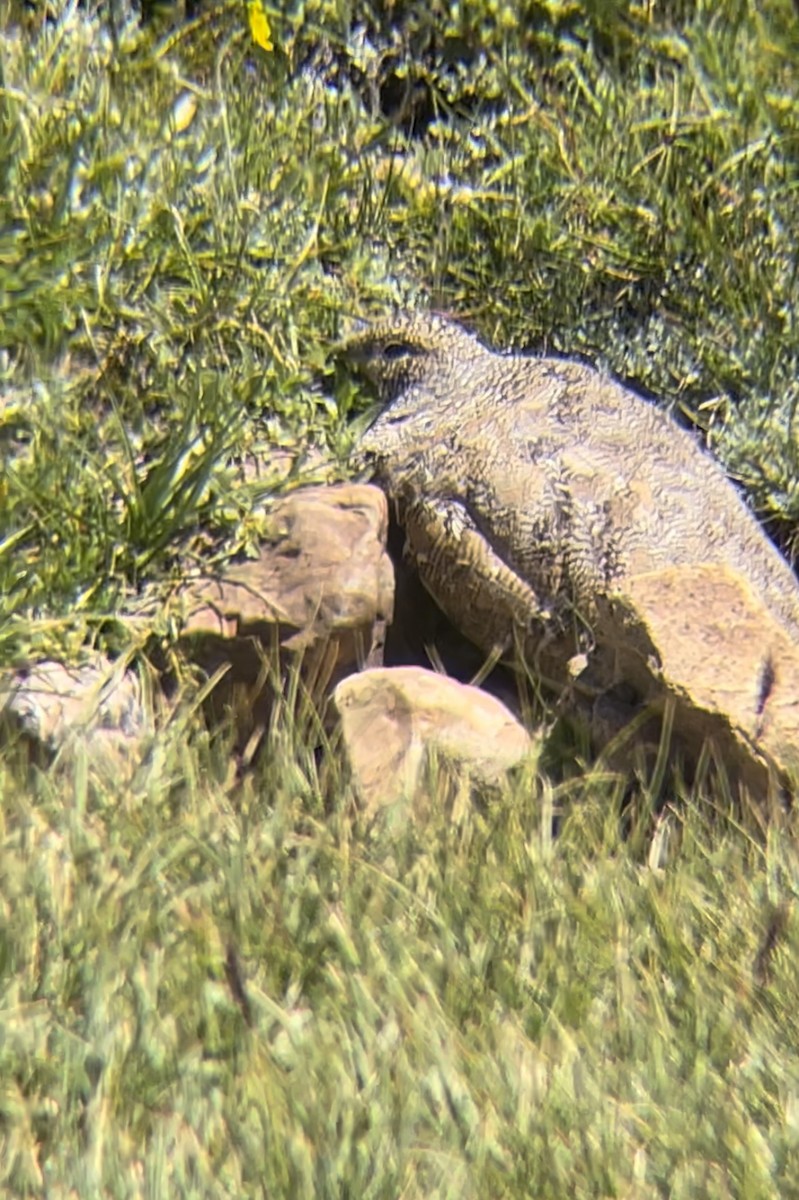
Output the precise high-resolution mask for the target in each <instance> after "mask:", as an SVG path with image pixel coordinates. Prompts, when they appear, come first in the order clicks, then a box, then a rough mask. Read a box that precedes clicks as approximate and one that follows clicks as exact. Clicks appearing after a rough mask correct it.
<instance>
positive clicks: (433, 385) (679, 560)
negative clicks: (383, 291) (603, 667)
mask: <svg viewBox="0 0 799 1200" xmlns="http://www.w3.org/2000/svg"><path fill="white" fill-rule="evenodd" d="M345 357H346V359H347V361H348V362H349V364H350V365H351V368H352V369H353V370H354V371H355V372H356V373H359V374H361V375H363V376H365V377H366V378H368V379H369V380H370V381H371V382H372V384H373V385H374V387H375V388H376V389H377V392H378V395H379V398H380V400H381V402H382V405H383V408H382V410H381V412H380V414H379V416H378V417H377V419H376V420H375V421H374V423H373V424H372V426H371V427H370V428H369V430H368V431H367V433H366V435H365V436H364V438H363V440H362V441H361V443H360V445H359V449H358V462H359V464H360V465H361V466H362V467H363V468H364V469H365V470H366V471H367V472H368V473H369V475H371V477H372V478H374V479H375V481H376V482H378V483H379V484H380V485H381V486H382V487H383V488H384V489H385V490H386V491H387V493H388V494H389V496H390V497H391V498H392V499H393V500H394V502H395V505H396V511H397V515H398V518H399V521H400V522H401V524H402V525H403V526H404V529H405V533H406V541H407V546H406V548H407V552H408V554H409V556H410V558H411V560H412V561H413V562H414V563H415V565H416V567H417V569H418V571H419V574H420V576H421V579H422V582H423V583H424V585H425V587H426V588H427V590H428V591H429V592H430V593H431V594H432V596H433V597H434V599H435V600H436V601H437V602H438V604H439V605H440V607H441V608H442V609H443V610H444V612H445V613H446V615H447V616H448V617H449V618H450V620H451V621H452V622H453V623H454V624H455V625H456V626H457V627H458V628H459V629H460V630H461V632H462V633H463V634H465V635H466V636H467V637H468V638H469V639H470V640H471V641H473V642H474V643H476V644H477V645H478V646H480V647H481V648H482V649H483V650H484V651H486V652H487V653H491V652H496V651H499V652H500V653H503V654H508V653H510V652H511V651H513V649H514V648H515V649H516V650H519V651H520V652H521V653H522V655H523V656H524V658H525V660H526V661H527V662H528V663H530V664H531V665H535V666H536V667H537V668H538V670H539V672H540V673H541V674H543V675H544V676H545V677H546V676H547V675H552V676H554V677H555V679H556V680H561V681H562V679H563V677H564V671H565V669H566V668H567V667H568V664H569V661H570V660H571V659H572V657H573V656H574V655H576V654H579V653H581V652H583V651H585V650H586V649H590V648H591V647H592V645H593V636H594V635H593V626H594V622H595V617H596V613H597V607H598V605H600V604H601V603H602V601H603V598H606V597H610V596H612V595H613V594H614V593H617V592H618V591H619V589H620V587H622V586H623V584H624V583H625V581H626V580H628V579H631V578H633V577H639V576H641V575H644V574H646V573H649V572H657V571H659V570H661V569H664V568H669V567H680V566H682V565H685V564H688V565H692V564H708V563H710V564H718V565H720V566H724V567H726V568H729V569H730V570H731V571H733V572H735V573H737V574H738V575H739V576H740V577H742V578H743V579H744V580H745V581H746V582H747V584H748V585H749V586H751V588H752V589H753V591H754V592H755V593H756V594H757V596H758V597H760V599H761V600H762V602H763V604H764V606H765V608H766V609H767V610H768V611H769V613H770V614H771V615H772V616H773V617H774V618H775V619H776V620H777V621H778V623H779V624H780V625H781V626H782V628H783V629H784V630H785V631H786V632H787V633H788V635H789V636H790V637H791V639H792V640H793V641H794V642H796V643H797V644H799V584H798V583H797V580H796V578H795V576H794V574H793V572H792V571H791V569H790V567H789V566H788V564H787V563H786V562H785V561H784V560H783V558H782V557H781V556H780V554H779V552H778V551H777V550H776V548H775V547H774V546H773V545H772V543H771V542H770V541H769V539H768V538H767V536H766V535H765V533H764V532H763V530H762V529H761V528H760V526H759V525H758V523H757V520H756V519H755V517H754V516H753V514H752V513H751V511H750V510H749V508H748V507H747V506H746V504H745V503H744V501H743V500H742V499H741V497H740V496H739V494H738V492H737V491H736V489H735V487H734V486H733V484H732V483H731V482H730V481H729V480H728V479H727V478H726V476H725V475H724V474H723V472H722V470H721V469H720V468H719V466H718V465H717V464H716V463H715V462H714V461H713V459H711V458H710V457H709V456H708V455H707V454H706V453H705V452H704V451H703V450H702V449H701V448H700V447H699V446H698V445H697V443H696V441H695V440H694V438H693V437H692V436H691V434H690V433H689V432H687V431H686V430H684V429H682V428H680V426H679V425H677V424H676V422H675V421H674V420H672V419H671V418H670V417H669V416H668V415H667V414H666V413H664V412H663V411H661V410H660V409H658V408H657V407H656V406H655V405H654V404H652V403H650V402H649V401H647V400H645V399H643V398H642V397H640V396H638V395H636V394H635V393H634V392H632V391H630V390H629V389H628V388H625V387H623V386H621V385H620V384H619V383H617V382H615V381H614V380H613V379H611V378H609V377H608V376H607V375H605V374H603V373H602V372H600V371H597V370H595V369H592V368H591V367H589V366H586V365H584V364H583V363H580V362H575V361H570V360H565V359H558V358H543V357H534V356H530V355H521V354H498V353H494V352H492V351H491V350H488V349H486V348H485V347H484V346H483V345H482V344H481V343H480V342H479V341H478V340H477V338H476V337H474V336H472V335H471V334H469V333H467V332H466V331H465V330H463V329H462V328H461V327H460V326H458V325H457V324H455V323H453V322H451V321H449V320H445V319H443V318H440V317H436V316H432V315H421V314H420V315H410V316H404V317H395V318H392V319H389V320H385V321H382V322H379V323H376V324H374V325H373V326H372V327H371V328H370V329H369V330H368V331H367V332H365V333H362V334H359V335H357V336H355V337H353V338H352V339H351V340H350V341H349V342H348V343H347V344H346V347H345ZM572 673H573V672H572Z"/></svg>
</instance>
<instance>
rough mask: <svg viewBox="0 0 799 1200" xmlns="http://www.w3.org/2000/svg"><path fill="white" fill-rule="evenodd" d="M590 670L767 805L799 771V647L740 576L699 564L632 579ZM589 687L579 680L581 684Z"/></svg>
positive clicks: (606, 619)
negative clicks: (775, 789) (631, 693)
mask: <svg viewBox="0 0 799 1200" xmlns="http://www.w3.org/2000/svg"><path fill="white" fill-rule="evenodd" d="M595 635H596V639H597V644H598V651H597V653H596V655H595V656H594V657H593V658H592V660H591V662H590V665H589V667H588V668H587V670H586V673H585V677H586V678H588V677H589V676H590V679H591V684H592V686H593V687H594V688H599V689H600V690H601V689H602V688H605V687H612V686H614V684H616V683H617V682H618V681H624V683H625V685H626V686H627V687H632V688H633V689H634V690H635V692H636V693H637V695H638V697H639V701H640V703H641V704H643V705H646V706H650V707H651V708H652V709H653V710H654V711H655V712H659V713H662V712H664V711H665V709H666V706H667V705H668V704H669V703H670V702H671V708H672V712H673V722H674V724H673V733H674V736H675V738H676V739H677V740H678V742H679V743H680V745H681V746H682V747H683V748H684V749H685V751H686V753H687V755H688V758H689V760H693V761H694V762H696V761H697V760H698V759H699V756H700V754H701V753H702V749H703V746H704V745H705V744H708V745H710V746H711V747H712V748H713V750H714V753H715V758H716V761H717V763H718V764H719V765H720V766H721V767H722V768H723V770H724V771H725V772H726V774H727V776H728V779H729V781H730V783H731V784H732V785H733V786H734V785H735V784H736V783H740V784H742V785H743V786H744V787H745V788H746V789H747V790H748V791H749V792H750V794H752V795H754V796H756V797H761V798H762V797H764V796H765V795H766V794H767V793H768V792H769V789H770V787H771V786H773V784H774V782H775V781H776V780H783V781H784V780H785V779H786V778H789V777H790V776H792V775H793V776H795V777H796V775H797V768H799V648H797V646H796V645H795V643H794V641H793V639H792V638H791V637H790V635H789V634H788V633H787V632H786V630H785V627H784V625H783V624H782V622H780V621H779V620H778V619H777V618H776V617H775V616H774V615H773V614H772V613H771V612H770V610H769V609H768V608H767V607H766V605H765V604H764V602H763V601H762V600H761V598H760V596H759V595H758V594H757V593H756V592H755V591H754V589H753V587H752V586H751V585H750V584H749V583H748V582H747V580H746V579H744V578H743V577H742V576H741V575H740V574H738V573H737V572H735V571H733V570H732V569H730V568H728V567H724V566H721V565H718V564H712V563H706V564H699V565H697V564H690V565H686V566H682V567H671V568H668V569H666V570H662V571H653V572H651V573H649V574H646V575H639V576H634V577H633V578H631V579H629V580H627V581H626V582H625V584H624V586H623V588H621V589H620V590H619V591H618V592H617V593H616V594H614V595H613V596H612V597H610V598H609V600H608V602H607V603H604V604H602V605H601V606H600V612H599V616H598V620H597V625H596V629H595ZM579 682H580V680H579V678H578V683H579Z"/></svg>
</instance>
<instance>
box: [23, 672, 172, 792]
mask: <svg viewBox="0 0 799 1200" xmlns="http://www.w3.org/2000/svg"><path fill="white" fill-rule="evenodd" d="M124 668H125V664H124V662H123V663H122V664H115V663H112V662H110V661H109V660H108V659H106V658H104V657H103V656H102V655H99V654H96V655H94V656H93V657H92V658H91V660H90V661H88V662H85V663H83V664H82V665H81V666H77V667H68V666H64V665H63V664H62V663H59V662H41V663H38V664H37V665H36V666H35V667H31V668H29V669H27V670H25V671H17V672H15V673H14V674H11V675H8V676H6V677H5V679H3V680H2V681H0V713H2V715H3V718H4V721H5V722H7V723H9V724H11V725H12V727H14V728H16V730H17V731H18V732H19V733H21V734H22V735H23V737H24V738H25V739H26V740H27V741H28V742H29V743H30V744H31V745H32V746H33V747H34V749H35V750H36V751H40V752H43V753H44V754H45V755H47V756H52V755H54V754H56V753H58V752H59V751H61V750H63V749H64V748H65V747H70V748H74V747H75V746H76V745H77V744H78V743H83V744H84V745H85V746H86V747H87V748H88V750H89V752H90V754H91V758H92V761H93V762H94V763H96V764H103V765H105V766H106V767H111V768H114V769H117V768H119V767H120V766H122V765H125V764H126V765H135V763H136V762H137V761H138V760H139V758H140V756H141V752H142V746H143V743H144V741H145V739H146V738H148V737H149V736H150V735H151V734H152V732H153V714H152V711H151V708H150V706H149V705H148V703H147V702H146V698H145V695H144V689H143V687H142V681H141V679H140V677H139V676H138V675H137V674H136V673H135V672H133V671H128V670H125V669H124Z"/></svg>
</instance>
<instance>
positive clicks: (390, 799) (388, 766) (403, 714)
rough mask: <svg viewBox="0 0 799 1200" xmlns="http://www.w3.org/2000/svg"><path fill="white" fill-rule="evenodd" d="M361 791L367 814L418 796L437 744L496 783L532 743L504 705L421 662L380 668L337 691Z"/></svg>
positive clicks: (440, 752)
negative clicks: (422, 664) (417, 664)
mask: <svg viewBox="0 0 799 1200" xmlns="http://www.w3.org/2000/svg"><path fill="white" fill-rule="evenodd" d="M333 703H334V705H335V708H336V711H337V712H338V715H339V717H340V720H341V728H342V734H343V738H344V747H345V751H346V755H347V760H348V762H349V765H350V769H351V771H352V775H353V780H354V783H355V787H356V791H357V792H358V795H359V798H360V801H361V803H362V805H363V807H364V809H365V811H366V812H367V813H369V814H374V813H376V812H378V811H379V810H380V809H381V808H384V807H385V806H387V805H391V804H395V803H396V802H397V801H403V800H410V801H412V800H413V798H414V795H415V793H416V791H417V789H418V788H419V787H420V785H421V782H422V778H423V770H424V768H425V765H426V763H427V761H428V757H429V755H430V752H431V751H433V752H434V753H435V754H436V756H437V758H438V759H439V761H440V762H442V763H444V764H446V765H449V766H455V767H457V768H458V769H459V770H460V771H461V772H463V773H465V774H468V776H469V777H470V779H471V780H472V781H473V782H474V783H475V784H477V785H478V786H482V787H488V788H496V787H497V786H499V785H500V784H501V783H502V780H503V779H504V778H505V776H506V773H507V772H508V771H509V770H510V769H511V768H512V767H515V766H517V765H518V764H519V763H521V762H522V761H523V760H524V758H525V756H526V755H527V754H528V752H529V750H530V747H531V740H530V737H529V735H528V734H527V733H526V732H525V730H524V729H523V728H522V726H521V725H520V724H519V722H518V721H517V720H516V719H515V718H514V717H513V716H512V715H511V713H510V712H508V710H507V709H506V708H505V707H504V705H503V704H501V703H500V702H499V700H496V699H495V698H494V697H493V696H490V695H488V694H487V693H486V692H483V691H481V690H480V689H479V688H476V687H471V686H469V685H468V684H464V683H458V682H456V681H455V680H454V679H449V678H448V677H447V676H445V675H439V674H437V673H436V672H435V671H427V670H425V669H424V668H422V667H393V668H376V669H372V670H367V671H361V672H360V673H359V674H357V675H351V676H349V678H347V679H345V680H343V681H342V682H341V683H340V684H339V685H338V687H337V688H336V690H335V692H334V693H333Z"/></svg>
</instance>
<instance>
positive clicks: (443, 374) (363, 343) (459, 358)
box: [341, 313, 485, 405]
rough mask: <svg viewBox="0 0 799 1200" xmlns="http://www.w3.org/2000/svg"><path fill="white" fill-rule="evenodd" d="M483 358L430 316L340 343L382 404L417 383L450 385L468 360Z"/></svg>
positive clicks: (388, 324)
mask: <svg viewBox="0 0 799 1200" xmlns="http://www.w3.org/2000/svg"><path fill="white" fill-rule="evenodd" d="M481 353H485V351H484V349H483V347H482V346H481V345H480V343H479V342H478V341H477V339H476V338H475V337H474V336H473V335H472V334H470V333H467V332H466V330H465V329H462V328H461V327H460V325H456V324H455V323H454V322H453V321H450V320H447V319H446V318H444V317H439V316H435V315H433V314H430V313H414V314H410V315H404V316H403V315H400V316H396V317H392V318H387V319H385V320H382V321H377V322H375V323H374V324H373V325H371V326H370V327H369V329H367V330H366V331H365V332H364V333H359V334H356V335H355V336H354V337H351V338H349V339H348V340H347V341H346V342H344V343H343V344H342V347H341V357H342V359H343V361H344V362H345V363H346V364H347V365H348V366H349V367H350V369H351V370H353V371H354V372H355V373H356V374H358V375H361V376H362V377H364V378H366V379H368V381H369V382H370V383H371V384H372V386H373V387H374V388H375V389H376V391H377V394H378V397H379V399H380V401H381V403H382V404H383V405H387V404H391V403H392V402H393V401H394V400H396V399H397V397H398V396H401V395H402V394H403V393H404V392H407V391H408V390H409V389H410V388H412V387H413V386H414V385H416V384H422V385H428V384H430V385H434V384H436V383H439V384H444V385H446V381H447V380H448V379H455V378H456V377H457V374H458V371H459V369H460V367H462V366H463V364H464V363H465V362H468V361H469V359H470V358H474V357H475V356H476V355H479V354H481Z"/></svg>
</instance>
